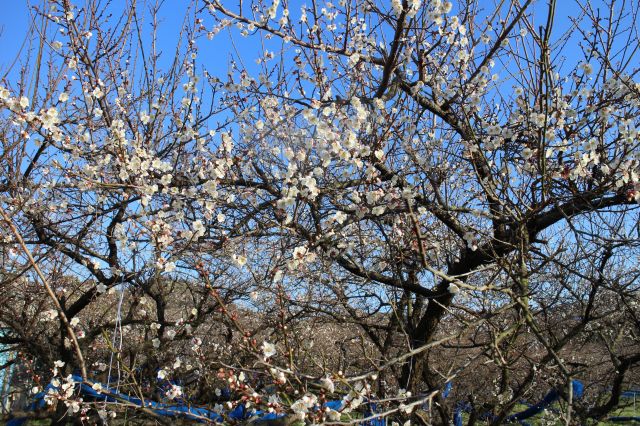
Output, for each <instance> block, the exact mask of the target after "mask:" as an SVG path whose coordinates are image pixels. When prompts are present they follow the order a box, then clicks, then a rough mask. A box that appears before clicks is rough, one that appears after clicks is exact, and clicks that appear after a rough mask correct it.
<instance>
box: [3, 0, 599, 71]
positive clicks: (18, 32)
mask: <svg viewBox="0 0 640 426" xmlns="http://www.w3.org/2000/svg"><path fill="white" fill-rule="evenodd" d="M119 1H120V0H119ZM122 1H123V3H124V0H122ZM186 3H188V2H185V1H182V0H167V1H166V2H165V3H164V4H163V7H162V9H161V18H162V20H163V24H162V26H161V28H162V30H163V33H162V34H161V35H160V37H161V39H160V41H159V45H160V46H161V47H165V48H166V49H169V51H171V50H172V49H173V45H174V44H175V39H176V36H177V33H178V31H179V28H180V25H181V23H182V19H183V17H184V13H185V4H186ZM235 3H236V2H233V4H235ZM304 3H305V2H304V1H302V0H298V1H295V0H294V1H293V2H290V5H291V6H290V7H291V9H292V13H295V12H293V10H295V9H297V4H304ZM484 3H486V6H485V9H486V10H490V9H491V5H493V3H494V2H493V1H489V0H487V1H486V2H483V1H481V2H480V4H481V5H482V4H484ZM592 3H593V4H601V3H602V2H601V0H594V1H593V2H592ZM0 4H1V5H2V13H0V31H1V33H0V43H1V45H2V50H1V51H0V75H4V73H5V71H6V69H7V67H8V65H9V64H10V63H12V62H13V59H14V58H15V57H16V55H17V54H18V53H19V51H20V48H21V46H22V45H23V42H24V41H25V36H26V35H27V32H28V30H29V25H30V20H31V17H30V14H29V5H40V4H41V2H40V1H39V0H0ZM116 4H117V2H116ZM546 7H547V1H544V0H538V1H537V2H536V5H535V9H536V14H539V17H540V18H546ZM577 12H578V8H577V7H576V2H575V1H566V0H559V1H558V2H557V12H556V27H555V30H556V31H555V34H556V35H559V34H560V33H561V31H562V30H563V29H564V28H567V24H568V20H567V16H568V15H570V14H572V15H575V14H576V13H577ZM209 23H210V21H209ZM541 23H543V22H542V21H540V22H538V24H541ZM563 27H564V28H563ZM165 31H166V32H165ZM258 40H259V39H256V38H251V37H249V38H243V37H234V42H235V43H236V45H235V46H234V47H232V46H231V43H229V38H228V37H227V36H226V35H222V36H219V37H216V38H215V39H214V40H213V41H211V42H204V41H202V42H200V43H199V45H200V48H201V49H202V50H201V54H202V55H203V56H205V57H206V59H208V60H207V61H206V62H207V67H208V68H209V69H210V71H212V72H216V71H217V72H220V73H222V74H223V75H224V74H225V71H226V66H227V62H228V59H229V55H230V54H231V53H232V49H233V48H237V49H238V52H239V53H240V54H241V55H242V56H246V57H247V60H248V61H252V60H253V59H254V58H255V56H256V53H257V49H258V46H257V42H258ZM26 47H27V46H26V45H25V48H26ZM247 65H248V64H247ZM211 67H213V69H211Z"/></svg>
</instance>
